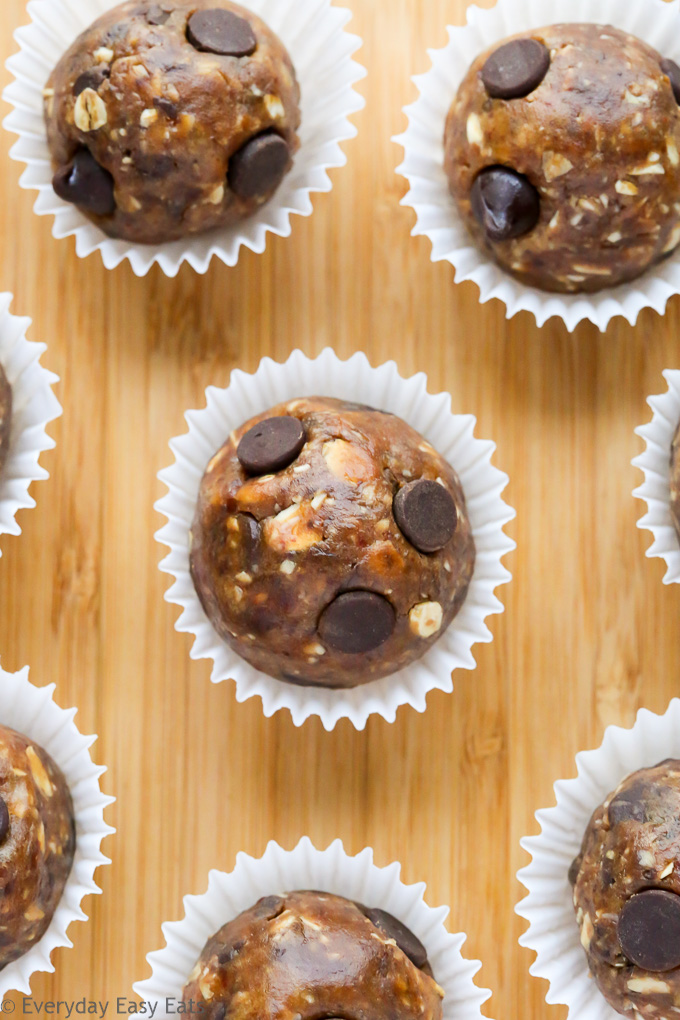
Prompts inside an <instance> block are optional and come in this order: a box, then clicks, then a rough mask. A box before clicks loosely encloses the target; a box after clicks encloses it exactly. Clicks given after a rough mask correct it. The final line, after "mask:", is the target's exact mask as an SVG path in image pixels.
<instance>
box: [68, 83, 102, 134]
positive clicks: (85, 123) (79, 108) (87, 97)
mask: <svg viewBox="0 0 680 1020" xmlns="http://www.w3.org/2000/svg"><path fill="white" fill-rule="evenodd" d="M107 120H108V113H107V112H106V104H105V103H104V100H103V99H102V98H101V96H100V95H98V94H97V93H96V92H95V90H94V89H83V91H82V92H81V93H80V95H79V96H78V98H77V99H76V102H75V106H74V107H73V122H74V124H75V126H76V127H77V128H78V130H79V131H98V130H99V128H100V127H103V126H104V124H106V122H107Z"/></svg>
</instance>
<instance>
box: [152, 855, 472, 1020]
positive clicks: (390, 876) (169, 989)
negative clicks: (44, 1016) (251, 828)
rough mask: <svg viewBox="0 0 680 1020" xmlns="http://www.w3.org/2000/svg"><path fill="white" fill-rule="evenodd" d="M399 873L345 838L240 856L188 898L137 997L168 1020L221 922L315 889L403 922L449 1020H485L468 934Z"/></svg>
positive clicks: (213, 873)
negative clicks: (349, 849)
mask: <svg viewBox="0 0 680 1020" xmlns="http://www.w3.org/2000/svg"><path fill="white" fill-rule="evenodd" d="M400 871H401V865H399V864H397V863H393V864H389V865H388V866H387V867H385V868H379V867H378V866H377V865H376V864H374V862H373V850H372V849H371V848H370V847H367V848H366V849H365V850H362V851H361V853H359V854H357V855H356V857H350V856H349V855H348V854H347V853H346V851H345V849H344V847H343V845H342V843H341V841H340V840H339V839H338V840H335V842H334V843H331V845H330V846H329V847H328V849H326V850H317V849H316V848H315V847H314V846H313V845H312V843H311V842H310V840H309V839H308V838H307V837H306V836H305V837H304V838H303V839H301V840H300V842H299V843H298V845H297V846H296V847H295V849H294V850H290V851H287V850H283V849H282V848H281V847H280V846H279V845H278V844H277V843H274V842H272V843H269V844H268V846H267V849H266V852H265V854H264V856H263V857H261V858H259V859H255V858H253V857H249V856H248V855H247V854H244V853H240V854H239V855H238V856H237V858H236V867H235V868H234V870H233V871H232V872H230V873H228V874H227V873H226V872H224V871H211V872H210V877H209V881H208V889H207V891H206V892H205V893H203V895H202V896H185V897H184V911H185V916H184V918H183V920H181V921H170V922H166V923H165V924H164V925H163V928H162V930H163V935H164V937H165V941H166V945H165V948H164V949H160V950H158V951H156V952H154V953H149V954H148V956H147V961H148V963H149V965H150V966H151V969H152V972H153V973H152V976H151V977H150V978H147V979H146V980H145V981H138V982H137V983H136V984H135V986H134V990H135V993H136V994H137V995H139V996H141V997H142V998H143V999H144V1000H145V1001H147V1002H151V1003H156V1004H157V1013H156V1016H157V1017H164V1016H166V1015H167V1014H166V1010H165V999H166V997H169V998H171V999H181V996H182V988H183V987H184V985H185V984H186V981H187V978H188V976H189V974H190V973H191V971H192V970H193V967H194V965H195V963H196V961H197V959H198V957H199V956H200V954H201V951H202V949H203V947H204V945H205V943H206V942H207V941H208V939H209V938H210V937H211V935H214V933H215V932H216V931H218V929H219V928H221V927H222V925H224V924H226V923H227V922H228V921H230V920H232V918H234V917H236V916H237V915H238V914H240V913H241V912H242V911H244V910H247V909H248V908H249V907H251V906H253V905H254V904H255V903H256V902H257V901H258V900H259V899H260V898H261V897H263V896H269V895H272V894H276V893H282V892H294V891H296V890H298V889H316V890H319V891H321V892H329V893H334V894H336V895H338V896H345V897H346V898H347V899H351V900H357V901H359V902H363V903H366V904H367V905H369V906H371V907H379V908H381V909H382V910H386V911H387V912H388V913H390V914H392V915H393V916H395V917H398V918H399V920H401V921H403V923H404V924H406V925H407V927H408V928H410V929H411V931H412V932H413V933H414V934H415V935H417V936H418V938H419V939H420V940H421V941H422V942H423V943H424V945H425V947H426V949H427V952H428V957H429V961H430V964H431V966H432V971H433V973H434V976H435V978H436V980H437V982H438V984H440V985H441V987H442V988H443V989H444V992H445V997H444V1001H443V1013H444V1020H481V1017H482V1012H481V1006H482V1004H483V1003H484V1002H486V1000H487V999H488V998H489V996H490V992H487V991H485V990H484V989H481V988H478V987H477V985H476V984H475V983H474V976H475V974H476V973H477V972H478V971H479V969H480V967H481V964H480V963H478V962H476V961H471V960H466V959H464V958H463V956H462V955H461V948H462V946H463V943H464V942H465V935H451V934H450V933H449V932H448V931H447V930H446V928H445V927H444V921H445V920H446V917H447V916H448V913H449V909H448V907H437V908H433V907H429V906H428V905H427V904H426V903H425V900H424V895H425V884H424V883H422V882H421V883H419V884H418V885H404V883H403V882H402V881H401V880H400Z"/></svg>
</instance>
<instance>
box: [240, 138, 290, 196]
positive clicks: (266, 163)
mask: <svg viewBox="0 0 680 1020" xmlns="http://www.w3.org/2000/svg"><path fill="white" fill-rule="evenodd" d="M289 163H290V150H289V148H288V144H287V143H286V141H285V139H283V138H282V137H281V135H277V134H276V133H274V132H272V131H266V132H264V134H261V135H256V136H255V138H251V139H250V141H248V142H246V144H245V145H244V146H243V148H241V149H239V150H238V152H235V153H234V155H233V156H232V157H231V159H230V161H229V187H230V188H231V190H232V191H233V192H234V194H235V195H238V197H239V198H258V197H260V196H263V195H268V194H270V192H273V191H275V190H276V188H278V186H279V184H280V183H281V181H282V180H283V178H284V177H285V175H286V170H287V169H288V164H289Z"/></svg>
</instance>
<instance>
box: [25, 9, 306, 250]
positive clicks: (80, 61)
mask: <svg viewBox="0 0 680 1020" xmlns="http://www.w3.org/2000/svg"><path fill="white" fill-rule="evenodd" d="M299 101H300V90H299V87H298V83H297V80H296V77H295V70H294V68H293V64H292V62H291V59H290V57H289V55H288V53H287V52H286V50H285V48H284V46H283V44H282V43H281V41H280V40H279V39H278V38H277V36H276V35H274V33H273V32H272V31H271V29H269V28H268V27H267V25H266V24H265V23H264V22H263V21H262V20H261V19H260V18H259V17H257V16H256V15H255V14H253V13H252V12H251V11H249V10H246V9H245V8H243V7H240V6H239V5H238V4H235V3H231V2H230V0H159V2H156V0H129V2H127V3H123V4H121V5H120V6H118V7H115V8H113V9H112V10H110V11H108V12H107V13H106V14H104V15H102V17H100V18H99V19H98V20H97V21H95V22H94V24H93V25H91V27H90V28H89V29H87V31H86V32H84V33H83V34H82V35H81V36H80V37H79V38H78V39H76V41H75V42H74V43H73V45H72V46H71V47H70V49H69V50H68V51H67V52H66V53H65V54H64V56H63V57H62V58H61V60H60V61H59V64H58V65H57V67H56V68H55V70H54V71H53V73H52V75H51V77H50V80H49V82H48V84H47V88H46V89H45V119H46V123H47V136H48V143H49V148H50V152H51V155H52V160H53V164H54V169H55V176H54V182H53V184H54V189H55V191H56V193H57V194H58V195H59V197H60V198H62V199H64V200H65V201H67V202H72V203H73V204H74V205H76V206H78V208H79V209H80V210H81V211H82V212H83V213H84V214H85V215H86V216H88V217H89V218H90V219H92V220H93V221H94V222H95V223H96V224H97V225H98V226H99V227H101V229H102V230H104V231H105V232H106V233H107V234H109V235H110V236H111V237H120V238H124V239H126V240H128V241H132V242H139V243H149V244H157V243H161V242H164V241H170V240H174V239H178V238H182V237H185V236H187V235H190V234H195V233H198V232H201V231H205V230H210V229H212V228H216V227H225V226H229V225H231V224H234V223H237V222H238V221H240V220H242V219H244V218H246V217H248V216H251V215H252V214H253V213H254V212H256V211H257V210H258V209H259V208H260V207H261V206H262V205H263V204H264V203H265V202H267V201H268V200H269V199H270V198H271V197H272V196H273V195H274V193H275V192H276V190H277V188H278V187H279V185H280V184H281V182H282V180H283V178H284V177H285V175H286V174H287V172H288V171H289V170H290V168H291V166H292V161H293V155H294V153H295V152H296V150H297V148H298V146H299V140H298V136H297V129H298V127H299V125H300V105H299Z"/></svg>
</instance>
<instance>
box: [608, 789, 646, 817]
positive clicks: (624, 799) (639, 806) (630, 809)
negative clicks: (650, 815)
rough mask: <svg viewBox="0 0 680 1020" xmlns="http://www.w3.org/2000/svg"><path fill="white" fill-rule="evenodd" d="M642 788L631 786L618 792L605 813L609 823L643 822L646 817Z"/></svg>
mask: <svg viewBox="0 0 680 1020" xmlns="http://www.w3.org/2000/svg"><path fill="white" fill-rule="evenodd" d="M645 800H646V798H645V797H644V788H643V789H640V787H639V786H637V787H632V788H631V789H630V790H624V791H623V792H622V793H618V794H617V795H616V797H614V799H613V800H612V801H611V803H610V805H609V808H608V811H607V814H608V816H609V825H610V826H614V825H620V824H621V823H622V822H631V821H632V822H644V821H646V819H647V812H646V807H645Z"/></svg>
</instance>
